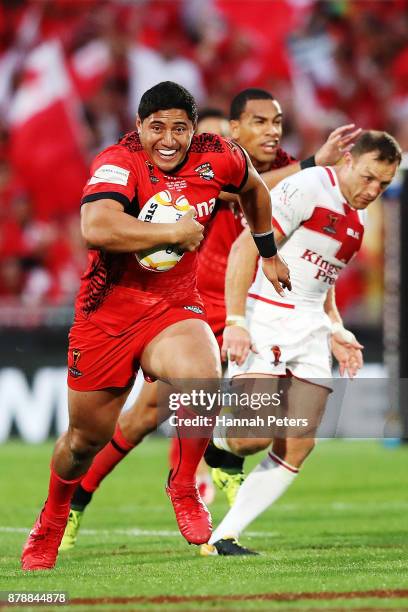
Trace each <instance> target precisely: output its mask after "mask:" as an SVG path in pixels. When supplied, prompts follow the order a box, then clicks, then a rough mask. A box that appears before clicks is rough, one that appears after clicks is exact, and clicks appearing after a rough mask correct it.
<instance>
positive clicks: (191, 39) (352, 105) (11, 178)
mask: <svg viewBox="0 0 408 612" xmlns="http://www.w3.org/2000/svg"><path fill="white" fill-rule="evenodd" d="M407 14H408V3H407V2H406V1H405V0H386V1H379V0H372V1H371V0H364V1H353V0H349V1H346V0H344V1H330V2H327V1H323V2H318V1H311V0H276V1H274V0H255V1H253V2H245V1H244V0H208V1H207V2H204V3H203V2H199V1H198V0H197V1H196V0H186V1H182V0H180V1H178V2H169V1H166V0H165V1H156V0H140V1H134V2H126V1H120V2H119V1H118V2H112V1H110V2H109V1H107V2H105V1H102V0H98V1H96V2H95V1H88V0H82V1H72V0H71V1H69V0H68V1H64V0H56V1H43V0H41V1H35V2H26V1H22V0H8V1H5V2H3V3H2V4H1V7H0V32H1V50H0V53H1V55H0V110H1V113H0V329H1V332H0V334H1V335H0V340H1V342H0V347H1V348H0V397H1V400H0V401H1V403H2V410H1V411H0V440H5V439H7V438H8V436H9V434H10V432H11V431H14V432H16V433H20V434H22V435H23V437H24V438H25V439H27V440H28V441H30V440H32V441H40V440H41V439H45V438H46V437H47V436H48V433H49V431H50V427H52V424H54V425H55V419H56V418H57V430H58V431H60V430H61V428H63V427H64V424H65V420H64V411H65V403H64V397H65V391H64V384H63V380H64V375H65V374H64V367H65V350H66V331H67V327H68V326H69V324H70V321H71V318H72V304H73V300H74V296H75V293H76V290H77V287H78V281H79V276H80V273H81V270H82V269H83V267H84V262H85V258H86V253H85V249H84V247H83V244H82V241H81V238H80V234H79V223H78V220H79V215H78V212H79V208H78V202H79V200H80V195H81V191H82V187H83V184H84V182H85V180H86V178H87V168H88V165H89V163H90V161H91V159H92V157H93V156H94V154H95V153H96V152H98V151H99V150H101V149H103V148H104V147H105V146H107V145H108V144H110V143H112V142H115V141H116V140H117V139H118V137H119V136H120V135H121V134H123V133H124V132H126V131H129V130H131V129H132V128H133V125H134V120H135V114H136V109H137V106H138V102H139V99H140V95H141V93H143V91H145V90H146V89H147V88H148V87H150V86H151V85H153V84H154V83H156V82H159V81H160V80H163V79H172V80H175V81H179V82H180V83H182V84H183V85H185V86H186V87H187V88H188V89H189V90H190V91H192V93H193V94H194V95H195V97H196V99H197V100H198V103H199V105H200V107H201V108H204V107H208V106H211V107H217V108H221V109H223V110H224V111H225V112H228V107H229V102H230V100H231V98H232V96H233V95H234V94H235V93H236V92H238V91H239V90H241V89H243V88H246V87H251V86H259V87H264V88H267V89H268V90H270V91H271V92H272V93H273V94H274V95H275V96H276V97H277V98H278V100H280V102H281V104H282V107H283V109H284V119H285V126H284V138H283V147H284V148H285V149H287V150H288V151H289V152H290V153H291V154H292V155H294V156H296V157H298V158H299V159H302V158H305V157H307V156H308V155H310V154H312V153H313V152H314V151H316V150H317V148H318V147H319V145H320V143H322V142H323V141H324V139H325V138H326V136H327V134H328V132H329V131H330V130H331V129H333V128H335V127H336V126H338V125H340V124H342V123H347V122H351V121H352V122H355V123H356V124H357V125H358V126H361V127H363V128H368V127H370V128H376V129H387V130H389V131H390V132H391V133H392V134H393V135H395V136H396V137H397V139H398V140H399V142H400V143H401V145H402V148H403V150H404V151H407V150H408V86H407V83H408V17H407ZM266 16H267V18H265V17H266ZM402 183H403V171H401V172H400V173H399V176H398V179H397V180H396V181H395V182H394V183H393V186H392V187H391V188H390V189H389V190H388V191H387V193H386V194H385V196H384V198H383V202H378V203H376V204H375V205H373V206H372V207H371V208H370V210H369V223H368V228H367V232H366V236H365V240H364V245H363V248H362V250H361V252H360V253H359V255H358V257H357V258H356V259H355V260H354V261H353V263H352V264H351V265H350V266H349V267H348V268H347V270H346V271H345V272H344V273H343V274H342V275H341V277H340V280H339V283H338V287H337V299H338V303H339V307H340V310H341V312H342V314H343V317H344V320H345V323H346V324H347V325H348V326H350V327H351V328H352V329H353V330H354V331H356V333H357V332H358V337H359V339H360V341H361V342H362V343H363V344H364V345H365V347H366V349H365V359H366V361H367V363H374V364H377V365H378V366H379V367H375V368H374V369H373V370H372V371H371V373H368V374H367V375H370V376H384V375H385V374H384V372H385V370H384V369H383V367H382V366H383V364H384V361H385V363H386V366H387V368H388V370H387V371H388V374H389V375H391V376H392V377H394V378H396V377H397V376H398V374H399V373H400V369H401V364H400V363H399V360H398V348H399V335H400V332H401V330H400V326H399V324H398V321H399V315H400V312H401V313H403V312H404V308H402V309H401V308H400V304H399V300H400V298H399V285H400V277H401V274H402V275H403V274H404V269H400V268H401V265H402V266H403V265H404V261H405V258H401V257H400V253H399V249H400V244H399V238H398V237H399V230H400V228H401V224H402V223H403V222H404V218H403V215H402V216H401V217H400V197H401V188H402ZM384 244H385V245H386V246H387V250H386V251H385V250H384ZM384 254H385V255H384ZM384 261H385V262H386V263H385V265H384ZM384 313H386V316H385V317H384ZM383 340H385V341H383ZM384 346H385V348H386V350H385V356H384ZM57 390H59V391H58V392H57ZM44 398H47V399H46V400H44ZM56 404H58V406H59V408H57V407H56ZM378 408H379V409H381V407H378ZM55 414H57V415H59V416H57V417H55ZM36 427H37V428H40V429H41V432H37V433H35V430H36ZM26 430H33V431H32V433H31V434H30V433H28V435H26Z"/></svg>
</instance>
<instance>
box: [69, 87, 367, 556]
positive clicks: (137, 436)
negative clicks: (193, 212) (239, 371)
mask: <svg viewBox="0 0 408 612" xmlns="http://www.w3.org/2000/svg"><path fill="white" fill-rule="evenodd" d="M230 117H231V122H230V125H231V129H232V133H233V135H234V138H235V139H236V140H237V142H238V143H239V144H240V145H241V146H243V147H244V148H245V149H246V151H247V152H248V154H249V156H250V158H251V161H252V163H253V164H254V166H255V168H256V169H257V170H258V171H260V172H262V173H263V174H262V178H263V179H264V180H265V182H266V184H267V185H268V187H269V188H271V187H273V186H274V185H276V184H277V183H278V182H279V181H280V180H281V179H282V178H284V177H285V176H288V175H290V174H293V173H295V172H298V171H299V170H300V169H301V167H306V166H307V165H312V164H313V163H316V164H328V163H331V164H333V163H335V162H336V161H337V160H338V159H339V157H340V156H341V153H340V150H346V149H347V148H348V147H349V146H350V145H351V144H352V142H354V140H355V138H356V137H357V136H358V134H359V133H360V130H355V129H354V126H353V125H346V126H342V127H341V128H338V129H337V130H335V131H334V132H332V133H331V134H330V136H329V138H328V140H327V141H326V143H324V145H323V146H322V147H321V148H320V149H319V151H318V152H317V153H316V155H315V160H313V159H309V160H305V162H302V163H299V162H297V161H296V160H294V159H293V158H292V157H291V156H290V155H288V154H287V153H286V152H285V151H283V150H282V149H281V148H280V140H281V137H282V110H281V107H280V105H279V103H278V101H277V100H276V99H274V97H273V96H272V95H271V94H270V93H269V92H267V91H265V90H262V89H246V90H244V91H242V92H240V93H239V94H238V95H237V96H236V97H235V98H234V99H233V101H232V104H231V110H230ZM203 127H204V125H202V127H201V129H202V128H203ZM209 127H210V128H211V129H214V128H216V127H217V124H216V123H214V118H213V123H212V124H211V125H210V126H209ZM218 127H219V128H220V129H225V126H224V125H223V124H222V123H220V124H219V125H218ZM227 195H228V197H229V198H230V200H232V198H231V196H230V194H221V197H222V198H224V197H227ZM243 221H244V219H243V215H242V213H241V211H240V209H239V207H238V206H237V204H236V202H234V201H226V200H224V199H222V200H221V199H220V200H218V202H217V214H216V216H215V218H214V219H213V220H212V222H211V225H210V228H209V233H208V235H207V238H206V240H205V241H204V243H203V245H202V246H201V248H200V252H199V261H198V274H197V282H198V288H199V292H200V295H201V297H202V299H203V301H204V305H205V309H206V313H207V320H208V322H209V324H210V326H211V329H212V330H213V332H214V334H215V336H216V338H217V340H218V342H219V346H220V348H221V345H222V333H223V330H224V327H225V304H224V284H225V270H226V265H227V260H228V255H229V251H230V248H231V245H232V244H233V242H234V241H235V239H236V238H237V237H238V235H239V234H240V233H241V231H242V229H243V227H244V223H243ZM156 395H157V391H156V385H154V384H149V383H146V384H145V385H144V386H143V388H142V391H141V393H140V395H139V396H138V398H137V400H136V402H135V404H134V405H133V407H132V408H131V409H130V410H128V411H126V412H124V413H122V415H121V416H120V418H119V420H118V423H117V425H116V429H115V433H114V436H113V438H112V440H111V441H110V443H108V444H107V445H106V447H105V448H104V449H103V450H102V451H100V453H99V454H98V455H97V457H96V458H95V460H94V462H93V464H92V466H91V467H90V469H89V471H88V472H87V474H86V475H85V477H84V478H83V480H82V481H81V484H80V485H79V486H78V487H77V489H76V491H75V493H74V496H73V498H72V502H71V509H72V510H71V512H70V516H69V521H68V525H67V529H66V532H65V535H64V539H63V544H62V547H61V548H63V549H66V550H67V549H70V548H72V547H73V546H74V545H75V541H76V537H77V533H78V529H79V525H80V521H81V518H82V515H83V512H84V509H85V507H86V505H87V504H88V503H89V502H90V500H91V498H92V494H93V492H94V491H95V490H96V489H97V488H98V486H99V484H100V482H101V481H102V480H103V478H104V477H105V476H106V475H107V474H109V473H110V472H111V471H112V469H113V468H114V467H115V465H117V463H119V462H120V461H121V460H122V459H123V458H124V457H125V456H126V455H127V454H128V453H129V451H130V450H131V449H132V448H134V447H135V446H136V445H138V444H139V443H140V442H141V441H142V440H143V438H144V437H145V436H146V435H147V434H148V433H150V432H151V431H153V430H154V429H155V428H156V426H157V409H156V403H157V399H156ZM172 446H173V450H174V453H172V454H173V457H172V464H173V465H174V466H176V465H177V464H178V462H179V460H180V456H179V443H178V439H177V438H174V439H173V445H172ZM207 456H208V460H209V462H210V464H211V465H213V467H221V468H226V469H227V470H230V471H231V472H232V474H231V475H230V476H231V478H228V472H227V473H224V472H223V473H221V472H220V473H218V475H219V476H220V477H219V478H218V481H219V482H218V483H217V484H220V483H221V482H228V490H227V492H230V491H236V488H237V487H236V485H237V484H239V482H240V481H241V480H242V476H241V473H242V463H243V459H242V458H241V457H237V456H235V455H232V454H231V453H226V452H225V451H221V450H219V449H215V448H213V447H212V448H211V449H210V451H209V452H208V454H206V458H207ZM223 462H224V463H223Z"/></svg>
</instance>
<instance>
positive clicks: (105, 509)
mask: <svg viewBox="0 0 408 612" xmlns="http://www.w3.org/2000/svg"><path fill="white" fill-rule="evenodd" d="M50 453H51V445H50V444H48V445H41V446H26V445H22V444H19V443H17V442H14V443H8V444H5V445H3V446H0V462H1V466H2V481H1V497H2V501H1V506H0V540H1V549H0V555H1V568H0V590H16V591H21V590H25V591H58V590H64V591H67V592H68V593H69V596H70V597H71V598H78V597H81V598H82V597H91V598H93V597H132V596H144V597H147V598H152V597H155V596H161V595H164V596H169V595H181V596H206V595H211V596H213V597H214V599H212V600H211V601H205V600H202V601H200V600H199V599H196V600H187V601H184V602H171V601H164V602H162V603H161V602H160V601H150V600H148V601H143V602H137V601H136V602H131V603H129V604H126V603H125V602H123V603H120V604H118V605H114V604H113V603H111V602H107V603H106V605H103V604H102V603H100V604H98V605H90V604H89V603H86V604H84V605H83V606H79V605H75V606H69V608H70V609H73V610H74V609H75V610H77V611H78V612H83V611H85V610H106V611H108V610H109V611H113V610H115V611H119V610H120V611H122V610H123V611H124V612H126V611H130V610H141V609H146V610H150V609H151V610H153V609H154V610H170V611H172V610H174V611H175V610H212V611H213V612H216V611H221V610H279V611H282V610H296V611H308V612H309V611H311V610H320V609H332V610H342V609H349V608H351V609H352V608H355V609H357V610H369V609H373V610H374V609H375V610H386V609H389V608H393V609H398V610H403V609H404V610H408V598H406V599H405V600H402V599H396V598H386V599H379V598H363V599H353V600H345V599H342V600H336V599H334V600H330V601H327V600H311V599H298V600H295V601H279V602H276V601H271V600H262V599H251V600H242V601H236V600H235V601H228V600H223V599H218V600H217V598H216V596H222V595H234V596H237V595H256V594H264V593H267V594H270V593H301V592H322V591H324V592H327V591H328V592H345V591H369V590H373V589H408V519H407V516H408V470H407V460H408V448H403V447H400V448H396V449H393V450H389V449H385V448H384V447H383V446H382V445H381V443H379V442H373V441H364V442H356V441H353V442H345V441H337V440H335V441H330V442H322V443H320V444H318V446H317V448H316V449H315V451H314V452H313V454H312V456H311V457H310V459H309V460H308V462H307V464H306V465H305V467H304V469H303V471H302V475H301V477H299V478H298V479H297V481H296V482H295V484H294V485H293V487H292V488H291V489H290V490H289V491H288V492H287V494H286V495H285V496H284V497H283V498H282V499H281V500H280V501H279V502H278V503H277V504H276V505H275V506H274V507H273V508H272V509H270V510H268V511H267V512H266V513H265V514H264V515H263V516H262V517H260V518H259V519H258V520H257V521H256V522H255V523H254V524H253V525H251V527H250V528H249V534H248V535H246V536H245V537H243V538H242V541H243V543H244V544H246V545H248V546H250V547H252V548H255V549H256V550H258V551H259V552H261V553H262V555H261V556H259V557H256V558H201V557H199V556H198V554H197V553H198V550H197V548H195V547H192V546H188V545H187V544H186V543H185V542H184V540H183V539H182V538H181V536H175V535H173V534H172V532H175V531H176V524H175V520H174V518H173V514H172V509H171V506H170V504H169V502H168V500H167V498H166V496H165V493H164V480H165V474H166V470H167V467H166V464H167V441H166V440H163V439H158V438H152V439H150V440H147V441H146V442H145V443H144V444H143V445H142V446H141V447H140V448H139V449H138V450H137V451H135V452H134V453H133V454H131V455H130V456H129V457H128V458H127V459H126V460H125V461H123V462H122V464H121V465H120V466H119V467H118V468H117V469H116V471H115V473H114V474H113V475H112V476H110V477H109V478H108V479H107V480H106V481H105V483H104V485H103V487H101V489H100V491H99V492H98V493H97V494H96V496H95V498H94V501H93V503H92V504H91V505H90V506H89V508H88V510H87V512H86V515H85V517H84V520H83V523H82V529H83V533H81V535H80V538H79V540H78V545H77V547H76V548H75V549H74V550H73V551H71V552H69V553H64V554H61V555H60V558H59V561H58V564H57V567H56V569H55V570H53V571H51V572H36V573H33V574H23V573H22V572H21V571H20V569H19V554H20V550H21V546H22V544H23V542H24V540H25V537H26V533H24V532H22V531H13V530H10V531H6V529H5V528H7V527H10V528H26V529H27V530H28V528H29V527H30V526H31V524H32V522H33V520H34V518H35V515H36V513H37V512H38V510H39V508H40V506H41V504H42V502H43V499H44V496H45V492H46V485H47V479H48V463H49V457H50ZM251 462H252V465H253V463H254V458H251ZM248 465H249V464H248ZM225 510H226V503H225V502H224V500H223V498H222V496H221V495H218V498H217V500H216V502H215V503H214V504H213V506H212V513H213V517H214V522H215V523H216V522H217V521H218V520H220V519H221V517H222V516H223V513H224V512H225ZM130 529H136V530H144V531H147V532H151V533H150V534H149V533H148V534H142V535H140V534H139V535H137V531H136V532H134V533H131V532H129V531H126V530H130ZM91 530H92V531H91ZM121 530H122V531H121ZM87 531H90V532H89V533H87ZM156 531H158V532H162V533H159V534H157V533H155V532H156ZM166 532H170V534H168V533H166ZM251 532H253V534H252V535H250V533H251ZM13 609H14V610H17V609H18V608H13ZM22 609H23V608H22ZM29 609H33V610H34V609H37V610H38V609H39V608H35V607H32V608H27V607H26V608H24V610H29ZM43 609H47V610H48V611H49V612H51V611H52V610H54V609H55V610H56V609H59V610H61V609H66V608H61V607H59V608H54V607H47V608H43Z"/></svg>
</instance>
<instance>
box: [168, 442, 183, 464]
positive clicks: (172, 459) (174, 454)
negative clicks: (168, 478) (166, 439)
mask: <svg viewBox="0 0 408 612" xmlns="http://www.w3.org/2000/svg"><path fill="white" fill-rule="evenodd" d="M179 458H180V444H179V439H178V437H177V436H175V437H174V438H171V440H170V448H169V464H170V467H171V468H172V469H173V470H175V469H176V467H177V465H178V462H179Z"/></svg>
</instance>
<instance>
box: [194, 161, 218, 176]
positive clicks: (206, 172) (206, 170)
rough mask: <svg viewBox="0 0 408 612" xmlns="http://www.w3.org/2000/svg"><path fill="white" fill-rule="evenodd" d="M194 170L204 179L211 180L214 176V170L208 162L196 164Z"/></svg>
mask: <svg viewBox="0 0 408 612" xmlns="http://www.w3.org/2000/svg"><path fill="white" fill-rule="evenodd" d="M194 171H195V172H197V174H199V175H200V176H201V178H203V179H205V180H206V181H212V179H213V178H214V177H215V174H214V170H213V169H212V166H211V164H210V162H204V163H203V164H200V165H199V166H197V168H194Z"/></svg>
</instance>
